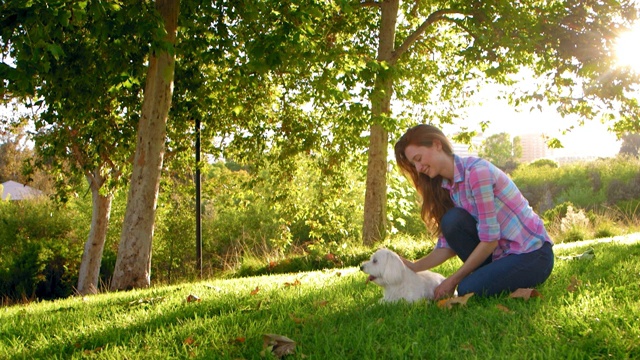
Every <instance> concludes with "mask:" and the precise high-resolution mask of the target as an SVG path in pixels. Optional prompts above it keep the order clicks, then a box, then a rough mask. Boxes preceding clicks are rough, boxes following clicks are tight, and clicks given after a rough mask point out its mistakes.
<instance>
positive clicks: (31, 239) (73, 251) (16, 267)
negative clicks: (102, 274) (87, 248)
mask: <svg viewBox="0 0 640 360" xmlns="http://www.w3.org/2000/svg"><path fill="white" fill-rule="evenodd" d="M70 218H71V217H70V216H69V214H67V213H65V212H64V211H61V209H59V208H56V207H55V205H54V204H53V203H52V202H50V201H48V200H46V199H33V200H21V201H12V202H0V222H2V223H3V225H5V226H0V252H2V257H1V258H0V296H2V297H7V298H9V299H13V300H19V299H34V298H38V299H54V298H59V297H65V296H68V295H70V294H71V293H72V291H73V287H74V286H75V284H76V282H77V272H78V268H79V261H80V257H81V254H82V248H83V243H82V241H79V239H77V238H76V237H75V234H74V229H73V228H72V226H71V221H70Z"/></svg>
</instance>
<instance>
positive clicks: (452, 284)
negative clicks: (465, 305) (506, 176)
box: [434, 276, 459, 299]
mask: <svg viewBox="0 0 640 360" xmlns="http://www.w3.org/2000/svg"><path fill="white" fill-rule="evenodd" d="M458 283H459V281H457V280H456V279H454V278H453V277H452V276H451V277H448V278H446V279H444V281H443V282H441V283H440V285H438V286H437V287H436V289H435V290H434V297H435V298H436V299H440V298H445V297H451V296H453V294H454V292H455V291H456V287H457V286H458Z"/></svg>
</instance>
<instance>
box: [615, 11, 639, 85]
mask: <svg viewBox="0 0 640 360" xmlns="http://www.w3.org/2000/svg"><path fill="white" fill-rule="evenodd" d="M639 38H640V23H638V24H635V25H634V26H633V27H632V28H631V30H630V31H628V32H625V33H623V34H621V35H620V37H619V38H618V40H617V41H616V56H617V58H618V63H619V64H620V65H621V66H628V67H629V68H631V69H632V70H633V71H635V72H636V73H639V74H640V48H639V47H638V39H639Z"/></svg>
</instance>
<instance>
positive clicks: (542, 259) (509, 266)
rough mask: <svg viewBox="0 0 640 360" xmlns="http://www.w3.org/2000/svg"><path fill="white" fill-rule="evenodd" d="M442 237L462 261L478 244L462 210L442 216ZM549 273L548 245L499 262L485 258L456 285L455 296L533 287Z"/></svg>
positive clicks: (550, 256) (550, 252)
mask: <svg viewBox="0 0 640 360" xmlns="http://www.w3.org/2000/svg"><path fill="white" fill-rule="evenodd" d="M440 228H441V229H442V234H443V235H444V238H445V239H446V240H447V243H448V244H449V246H450V247H451V249H452V250H453V251H454V252H455V253H456V255H458V257H459V258H460V260H462V261H463V262H465V261H467V259H468V258H469V255H471V253H472V252H473V250H474V249H475V248H476V246H477V245H478V243H480V238H479V237H478V228H477V222H476V220H475V219H474V218H473V216H471V214H469V213H468V212H467V211H466V210H464V209H462V208H453V209H451V210H449V211H447V212H446V213H445V214H444V216H443V217H442V221H441V224H440ZM551 270H553V249H552V245H551V244H550V243H549V242H545V243H544V245H543V246H542V247H541V248H540V249H538V250H535V251H532V252H530V253H527V254H517V255H507V256H505V257H503V258H501V259H499V260H496V261H491V256H489V257H488V258H487V260H485V261H484V262H483V263H482V264H481V265H480V266H479V267H478V268H477V269H476V270H475V271H474V272H472V273H471V274H469V275H467V277H465V278H464V279H463V280H462V281H461V282H460V284H458V295H464V294H467V293H470V292H472V293H475V295H478V296H492V295H496V294H500V293H502V292H513V291H515V290H517V289H519V288H533V287H536V286H537V285H540V284H542V283H543V282H544V281H545V280H547V278H548V277H549V275H550V274H551Z"/></svg>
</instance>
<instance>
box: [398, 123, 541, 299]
mask: <svg viewBox="0 0 640 360" xmlns="http://www.w3.org/2000/svg"><path fill="white" fill-rule="evenodd" d="M395 155H396V161H397V163H398V165H399V166H400V169H401V170H402V172H403V173H404V174H405V175H407V176H408V177H410V178H411V179H412V180H413V184H414V186H415V188H416V190H417V191H418V193H419V194H420V196H421V197H422V211H421V215H422V219H423V221H424V222H425V223H426V224H427V225H433V226H435V229H436V230H437V232H438V234H439V237H438V242H437V244H436V247H435V249H434V250H433V251H432V252H431V253H429V255H427V256H425V257H424V258H422V259H419V260H417V261H415V262H410V261H408V260H406V259H403V260H404V262H405V264H407V266H408V267H409V268H411V269H412V270H413V271H422V270H427V269H431V268H433V267H435V266H437V265H440V264H442V263H443V262H444V261H446V260H448V259H449V258H451V257H453V256H456V255H457V256H458V257H459V258H460V259H461V260H462V261H463V265H462V266H461V267H460V268H459V269H458V270H457V271H456V272H455V273H454V274H453V275H451V276H449V277H448V278H447V279H446V280H445V281H444V282H442V284H440V285H439V286H438V287H437V288H436V290H435V296H436V298H439V297H444V296H451V295H452V294H453V293H454V291H455V290H456V287H457V288H458V295H464V294H467V293H470V292H473V293H475V294H476V295H478V296H491V295H495V294H500V293H502V292H505V291H508V292H512V291H514V290H516V289H519V288H532V287H535V286H537V285H539V284H541V283H543V282H544V281H545V280H546V279H547V278H548V277H549V275H550V274H551V270H552V269H553V250H552V246H553V242H552V241H551V239H550V238H549V235H548V234H547V231H546V230H545V228H544V224H543V222H542V219H540V217H539V216H538V215H537V214H536V213H535V212H534V211H533V209H531V207H530V206H529V202H528V201H527V199H525V198H524V197H523V196H522V193H521V192H520V190H518V188H517V187H516V185H515V184H514V183H513V181H511V179H510V178H509V177H508V176H507V175H506V174H505V173H504V172H502V171H501V170H500V169H498V168H497V167H496V166H494V165H493V164H491V163H490V162H489V161H486V160H484V159H480V158H477V157H459V156H457V155H455V154H454V153H453V149H452V147H451V143H450V142H449V140H448V139H447V138H446V137H445V135H444V134H443V133H442V131H441V130H440V129H438V128H436V127H434V126H431V125H418V126H415V127H413V128H411V129H409V130H408V131H407V132H406V133H405V134H404V135H402V137H401V138H400V140H398V142H397V143H396V145H395Z"/></svg>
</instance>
